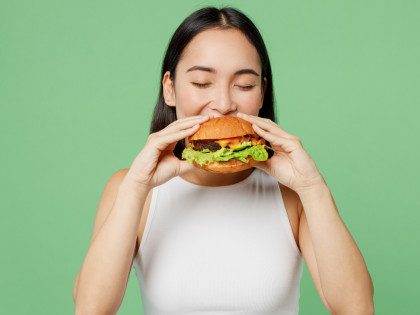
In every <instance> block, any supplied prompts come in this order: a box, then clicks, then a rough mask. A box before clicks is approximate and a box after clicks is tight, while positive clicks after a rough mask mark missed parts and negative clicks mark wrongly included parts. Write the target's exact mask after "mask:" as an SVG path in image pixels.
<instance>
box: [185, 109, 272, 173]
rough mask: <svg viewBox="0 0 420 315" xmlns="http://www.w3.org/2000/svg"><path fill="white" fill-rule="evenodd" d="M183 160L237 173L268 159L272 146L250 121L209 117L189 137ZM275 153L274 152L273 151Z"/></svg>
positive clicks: (204, 167)
mask: <svg viewBox="0 0 420 315" xmlns="http://www.w3.org/2000/svg"><path fill="white" fill-rule="evenodd" d="M188 141H189V142H190V144H191V145H190V146H189V147H188V148H185V149H184V150H183V151H182V159H185V160H187V162H188V163H190V164H194V165H195V166H197V167H199V168H201V169H204V170H206V171H210V172H216V173H235V172H239V171H242V170H245V169H248V168H250V167H253V166H254V165H255V164H257V163H259V162H260V161H265V160H267V159H268V158H269V152H267V149H268V150H269V151H271V150H270V148H269V146H267V145H266V141H265V139H263V138H261V137H260V136H259V135H258V134H256V133H255V131H254V129H253V128H252V124H251V123H249V122H248V121H246V120H244V119H242V118H239V117H232V116H224V117H217V118H213V119H210V120H208V121H206V122H205V123H203V124H202V125H201V126H200V129H199V130H198V131H197V132H196V133H194V134H193V135H191V136H190V137H188ZM271 153H272V152H271Z"/></svg>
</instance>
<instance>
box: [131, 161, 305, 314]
mask: <svg viewBox="0 0 420 315" xmlns="http://www.w3.org/2000/svg"><path fill="white" fill-rule="evenodd" d="M302 261H303V259H302V255H301V253H300V251H299V249H298V247H297V245H296V242H295V239H294V237H293V232H292V229H291V226H290V223H289V219H288V216H287V212H286V209H285V207H284V203H283V199H282V195H281V192H280V188H279V186H278V183H277V181H276V180H275V179H274V178H273V177H271V176H269V175H267V174H266V173H265V172H263V171H261V170H259V169H255V170H254V171H253V172H252V173H251V175H250V176H248V177H247V178H246V179H245V180H243V181H241V182H239V183H236V184H233V185H227V186H218V187H208V186H199V185H195V184H192V183H190V182H187V181H185V180H184V179H182V178H181V177H175V178H173V179H171V180H170V181H168V182H166V183H165V184H163V185H161V186H158V187H155V188H154V189H153V195H152V200H151V205H150V210H149V214H148V218H147V223H146V226H145V230H144V234H143V237H142V241H141V244H140V248H139V251H138V253H137V255H136V257H135V259H134V263H133V266H134V269H135V272H136V275H137V279H138V281H139V285H140V291H141V297H142V302H143V310H144V314H145V315H166V314H173V315H185V314H190V315H210V314H215V315H228V314H229V315H233V314H235V315H236V314H241V315H242V314H243V315H256V314H267V315H268V314H273V315H274V314H276V315H280V314H282V315H288V314H298V312H299V295H300V293H299V287H300V278H301V276H302Z"/></svg>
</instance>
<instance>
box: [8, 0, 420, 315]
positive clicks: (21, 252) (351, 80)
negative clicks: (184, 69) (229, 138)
mask: <svg viewBox="0 0 420 315" xmlns="http://www.w3.org/2000/svg"><path fill="white" fill-rule="evenodd" d="M205 5H216V6H219V7H220V6H224V5H231V6H233V7H236V8H238V9H240V10H242V11H243V12H244V13H245V14H247V15H248V16H249V17H250V18H251V19H252V20H253V21H254V22H255V24H256V25H257V27H258V28H259V29H260V31H261V33H262V35H263V38H264V40H265V42H266V45H267V48H268V51H269V55H270V58H271V62H272V68H273V73H274V78H273V80H274V87H275V93H276V98H277V103H276V107H277V114H278V123H279V124H280V125H281V126H282V127H283V128H284V129H285V130H286V131H288V132H290V133H293V134H295V135H297V136H299V137H300V138H301V139H302V142H303V145H304V147H305V149H306V150H307V151H308V152H309V154H310V155H311V156H312V157H313V159H314V160H315V162H316V163H317V165H318V167H319V169H320V171H321V172H322V174H323V175H324V177H325V179H326V181H327V183H328V185H329V187H330V189H331V191H332V193H333V196H334V197H335V200H336V203H337V205H338V208H339V211H340V214H341V216H342V218H343V220H344V222H345V223H346V225H347V227H348V228H349V230H350V232H351V233H352V235H353V237H354V238H355V240H356V242H357V243H358V245H359V247H360V249H361V251H362V253H363V255H364V257H365V260H366V262H367V265H368V268H369V271H370V273H371V275H372V278H373V281H374V285H375V307H376V311H377V314H414V313H417V311H418V307H417V302H418V301H417V300H418V292H419V291H418V283H419V282H420V277H419V271H418V266H420V253H419V243H420V242H419V232H418V230H419V223H418V222H419V219H420V214H419V210H420V202H419V198H418V191H419V185H418V182H419V181H418V177H419V175H420V170H419V164H418V163H419V160H420V151H419V141H418V137H419V134H420V128H419V126H418V125H419V124H418V120H419V114H420V110H419V105H420V96H419V90H420V80H419V74H420V71H419V70H420V67H419V64H420V62H419V61H420V60H419V57H420V37H419V31H420V22H419V21H420V19H419V12H420V2H419V1H415V0H413V1H404V0H400V1H386V0H381V1H366V0H364V1H361V0H356V1H336V0H329V1H292V0H289V1H192V0H191V1H156V2H153V1H147V2H141V1H110V0H106V1H104V0H101V1H99V0H95V1H85V0H83V1H82V0H77V1H76V0H72V1H58V0H38V1H28V0H26V1H2V2H1V4H0V103H1V113H0V119H1V121H0V122H1V130H0V135H1V136H0V137H1V143H0V145H1V155H0V157H1V174H0V175H1V187H0V193H1V218H0V240H1V241H0V242H1V252H2V256H1V262H0V264H1V268H0V272H1V277H0V278H1V281H0V299H1V303H0V305H1V306H0V308H1V309H0V312H1V313H2V314H71V313H73V312H74V305H73V300H72V289H73V282H74V279H75V277H76V274H77V272H78V270H79V268H80V266H81V264H82V262H83V259H84V256H85V254H86V252H87V249H88V246H89V242H90V237H91V233H92V227H93V220H94V217H95V212H96V208H97V205H98V202H99V199H100V196H101V194H102V190H103V188H104V185H105V183H106V181H107V180H108V179H109V177H110V176H111V175H112V174H113V173H114V172H115V171H116V170H118V169H121V168H127V167H130V165H131V163H132V161H133V160H134V158H135V156H136V155H137V154H138V153H139V151H140V150H141V148H142V147H143V145H144V143H145V140H146V138H147V135H148V128H149V121H150V118H151V114H152V109H153V107H154V104H155V101H156V98H157V94H158V87H159V84H160V78H159V72H160V67H161V62H162V58H163V54H164V50H165V48H166V45H167V44H168V42H169V39H170V37H171V35H172V34H173V32H174V30H175V29H176V27H177V26H178V25H179V24H180V23H181V21H182V20H183V19H184V18H185V17H187V16H188V15H189V14H190V13H191V12H193V11H195V10H196V9H199V8H201V7H203V6H205ZM300 309H301V312H300V314H327V311H326V309H325V308H324V306H323V305H322V302H321V300H320V299H319V297H318V295H317V293H316V290H315V288H314V285H313V283H312V280H311V279H310V276H309V274H308V271H307V269H306V266H305V267H304V275H303V278H302V285H301V300H300ZM141 310H142V307H141V299H140V291H139V287H138V284H137V282H136V278H135V274H134V272H132V273H131V277H130V280H129V284H128V288H127V292H126V295H125V299H124V301H123V304H122V306H121V308H120V311H119V313H118V314H142V311H141Z"/></svg>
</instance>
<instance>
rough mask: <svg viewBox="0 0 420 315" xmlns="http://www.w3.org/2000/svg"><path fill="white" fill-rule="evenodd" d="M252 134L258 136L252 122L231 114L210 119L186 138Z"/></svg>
mask: <svg viewBox="0 0 420 315" xmlns="http://www.w3.org/2000/svg"><path fill="white" fill-rule="evenodd" d="M245 135H254V136H256V137H258V135H257V134H256V133H255V131H254V129H252V124H251V123H249V122H248V121H246V120H244V119H242V118H239V117H233V116H223V117H216V118H213V119H210V120H208V121H206V122H205V123H203V124H202V125H201V126H200V129H198V131H197V132H196V133H195V134H193V135H192V136H190V137H189V138H188V140H189V141H192V140H209V139H224V138H234V137H242V136H245Z"/></svg>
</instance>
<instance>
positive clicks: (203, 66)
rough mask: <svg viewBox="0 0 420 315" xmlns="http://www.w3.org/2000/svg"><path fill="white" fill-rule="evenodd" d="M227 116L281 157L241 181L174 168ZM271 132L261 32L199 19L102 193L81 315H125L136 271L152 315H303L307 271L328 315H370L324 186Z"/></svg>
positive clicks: (363, 277) (227, 12)
mask: <svg viewBox="0 0 420 315" xmlns="http://www.w3.org/2000/svg"><path fill="white" fill-rule="evenodd" d="M228 115H230V116H238V117H241V118H243V119H245V120H248V121H249V122H251V123H252V125H253V128H254V130H255V131H256V133H258V134H259V135H260V136H262V137H264V138H265V139H266V140H268V141H269V142H270V143H271V146H272V148H273V150H274V155H273V156H272V157H271V158H270V159H269V160H267V161H266V162H261V163H259V164H258V165H257V168H251V169H247V170H245V171H241V172H237V173H233V174H217V173H210V172H206V171H204V170H201V169H199V168H195V167H194V166H192V165H190V164H187V163H186V161H183V160H180V159H179V158H177V157H176V156H175V155H177V156H179V153H180V152H181V151H182V149H183V148H184V146H185V139H186V138H187V137H188V136H190V135H192V134H193V133H195V132H196V131H197V130H198V128H199V126H200V124H201V123H203V122H205V121H206V120H208V119H209V118H212V117H219V116H228ZM274 121H275V118H274V106H273V90H272V77H271V67H270V62H269V58H268V55H267V52H266V49H265V45H264V42H263V40H262V38H261V35H260V34H259V32H258V30H257V29H256V28H255V26H254V25H253V24H252V22H251V21H250V20H249V19H248V18H247V17H246V16H244V15H243V14H242V13H240V12H239V11H237V10H234V9H231V8H224V9H221V10H218V9H216V8H204V9H201V10H198V11H196V12H194V13H193V14H191V15H190V16H189V17H188V18H187V19H186V20H185V21H184V22H183V23H182V24H181V25H180V26H179V28H178V29H177V30H176V32H175V33H174V35H173V38H172V40H171V42H170V44H169V46H168V49H167V52H166V56H165V59H164V62H163V66H162V86H161V90H160V94H159V99H158V103H157V106H156V109H155V113H154V118H153V122H152V127H151V134H150V136H149V138H148V140H147V142H146V144H145V146H144V148H143V149H142V151H141V152H140V153H139V155H138V156H137V157H136V158H135V160H134V161H133V163H132V165H131V167H130V168H129V169H123V170H119V171H117V172H116V173H115V174H113V175H112V176H111V178H110V179H109V181H108V183H107V185H106V187H105V190H104V192H103V196H102V198H101V200H100V203H99V207H98V211H97V215H96V218H95V223H94V230H93V236H92V241H91V245H90V247H89V250H88V253H87V255H86V258H85V260H84V262H83V265H82V268H81V270H80V271H79V274H78V276H77V278H76V281H75V285H74V291H73V298H74V301H75V304H76V313H80V314H84V313H89V314H90V313H94V314H114V313H116V312H117V311H118V309H119V307H120V305H121V303H122V300H123V297H124V293H125V289H126V285H127V281H128V278H129V274H130V270H131V266H132V265H133V263H134V267H135V270H136V274H137V276H138V279H139V284H140V288H141V293H142V298H143V306H144V312H145V314H166V313H168V314H169V313H174V314H186V313H190V312H195V314H204V313H205V312H207V313H209V314H210V313H211V314H231V313H234V312H237V313H240V314H268V313H269V314H297V313H298V309H299V307H298V300H299V281H300V277H301V274H302V258H303V259H305V262H306V264H307V266H308V269H309V271H310V274H311V276H312V279H313V281H314V284H315V287H316V288H317V290H318V293H319V295H320V297H321V299H322V301H323V303H324V305H325V307H326V308H327V309H328V311H329V312H331V313H332V314H372V313H373V312H374V310H373V285H372V281H371V278H370V275H369V273H368V270H367V268H366V265H365V262H364V260H363V257H362V255H361V253H360V251H359V249H358V247H357V245H356V243H355V242H354V240H353V239H352V237H351V235H350V233H349V231H348V230H347V228H346V227H345V225H344V223H343V222H342V220H341V218H340V216H339V214H338V211H337V209H336V206H335V203H334V200H333V198H332V196H331V193H330V190H329V189H328V186H327V184H326V183H325V181H324V180H323V177H322V175H321V174H320V173H319V171H318V169H317V167H316V165H315V163H314V161H313V160H312V159H311V157H310V156H309V155H308V153H307V152H306V151H305V150H304V149H303V147H302V144H301V142H300V140H299V138H298V137H296V136H294V135H292V134H289V133H287V132H286V131H284V130H283V129H282V128H281V127H280V126H278V125H277V124H276V123H275V122H274ZM173 152H174V153H175V155H174V153H173Z"/></svg>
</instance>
